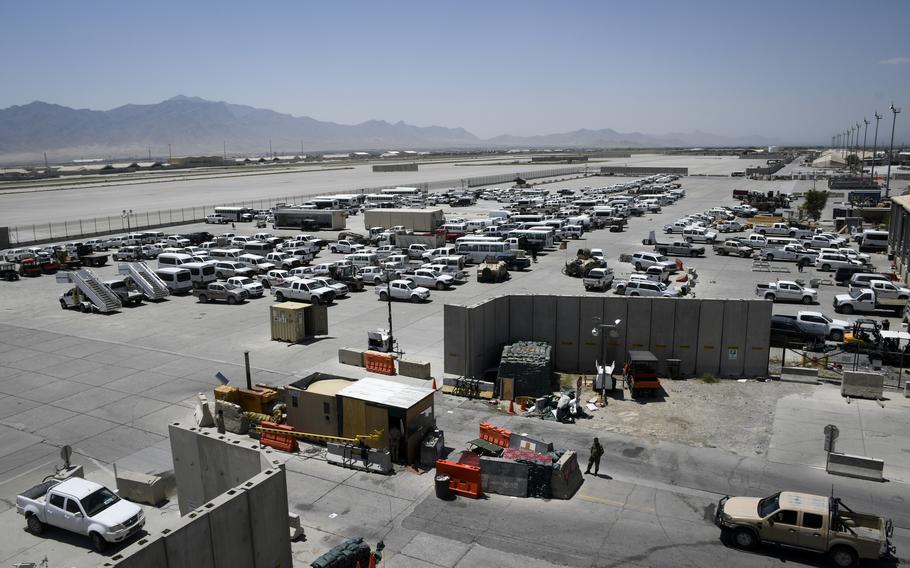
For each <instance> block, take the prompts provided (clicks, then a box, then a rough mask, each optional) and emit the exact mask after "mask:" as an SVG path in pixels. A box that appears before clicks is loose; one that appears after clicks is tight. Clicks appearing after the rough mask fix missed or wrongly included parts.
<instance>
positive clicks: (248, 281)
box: [235, 278, 255, 286]
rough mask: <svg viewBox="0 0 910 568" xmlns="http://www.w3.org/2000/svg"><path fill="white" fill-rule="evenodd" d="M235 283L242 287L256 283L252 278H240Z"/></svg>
mask: <svg viewBox="0 0 910 568" xmlns="http://www.w3.org/2000/svg"><path fill="white" fill-rule="evenodd" d="M235 282H237V283H238V284H240V285H241V286H246V285H248V284H255V282H253V279H252V278H239V279H237V280H236V281H235Z"/></svg>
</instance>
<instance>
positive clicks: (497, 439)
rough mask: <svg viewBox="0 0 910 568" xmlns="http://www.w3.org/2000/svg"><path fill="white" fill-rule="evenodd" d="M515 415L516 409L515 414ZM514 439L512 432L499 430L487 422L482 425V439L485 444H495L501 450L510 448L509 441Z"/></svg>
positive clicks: (503, 429)
mask: <svg viewBox="0 0 910 568" xmlns="http://www.w3.org/2000/svg"><path fill="white" fill-rule="evenodd" d="M512 413H513V414H514V409H513V412H512ZM511 437H512V431H511V430H506V429H505V428H497V427H496V426H493V425H492V424H489V423H487V422H481V423H480V439H481V440H483V441H485V442H490V443H491V444H495V445H497V446H499V447H500V448H508V447H509V439H510V438H511Z"/></svg>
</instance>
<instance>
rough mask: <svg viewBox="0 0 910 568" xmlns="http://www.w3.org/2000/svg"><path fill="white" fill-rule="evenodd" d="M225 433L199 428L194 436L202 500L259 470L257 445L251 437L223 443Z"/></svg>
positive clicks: (222, 491)
mask: <svg viewBox="0 0 910 568" xmlns="http://www.w3.org/2000/svg"><path fill="white" fill-rule="evenodd" d="M224 439H225V436H220V435H218V433H217V432H216V431H214V430H211V429H210V430H203V431H201V432H200V435H199V436H197V437H196V443H197V446H198V448H199V466H200V473H201V475H202V485H203V491H204V496H205V500H206V501H210V500H212V499H214V498H215V497H217V496H218V495H221V494H222V493H224V492H225V491H227V490H228V489H230V488H231V487H235V486H237V485H240V484H241V483H243V482H244V481H246V480H247V479H249V478H251V477H253V476H254V475H256V474H257V473H259V471H260V469H261V468H260V466H259V448H258V444H257V443H256V442H255V440H251V441H250V442H249V443H245V444H230V443H225V441H224Z"/></svg>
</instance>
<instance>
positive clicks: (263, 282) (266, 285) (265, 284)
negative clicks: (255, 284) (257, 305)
mask: <svg viewBox="0 0 910 568" xmlns="http://www.w3.org/2000/svg"><path fill="white" fill-rule="evenodd" d="M262 287H263V288H265V289H266V290H268V289H269V288H271V287H272V283H271V282H269V281H268V280H265V279H263V280H262Z"/></svg>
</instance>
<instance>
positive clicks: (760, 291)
mask: <svg viewBox="0 0 910 568" xmlns="http://www.w3.org/2000/svg"><path fill="white" fill-rule="evenodd" d="M755 295H756V296H760V297H762V298H764V299H766V300H771V301H772V302H802V303H803V304H814V303H817V302H818V290H815V289H814V288H804V287H803V286H800V285H799V284H797V283H796V282H790V281H787V280H779V281H777V282H769V283H768V284H758V285H756V286H755Z"/></svg>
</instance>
